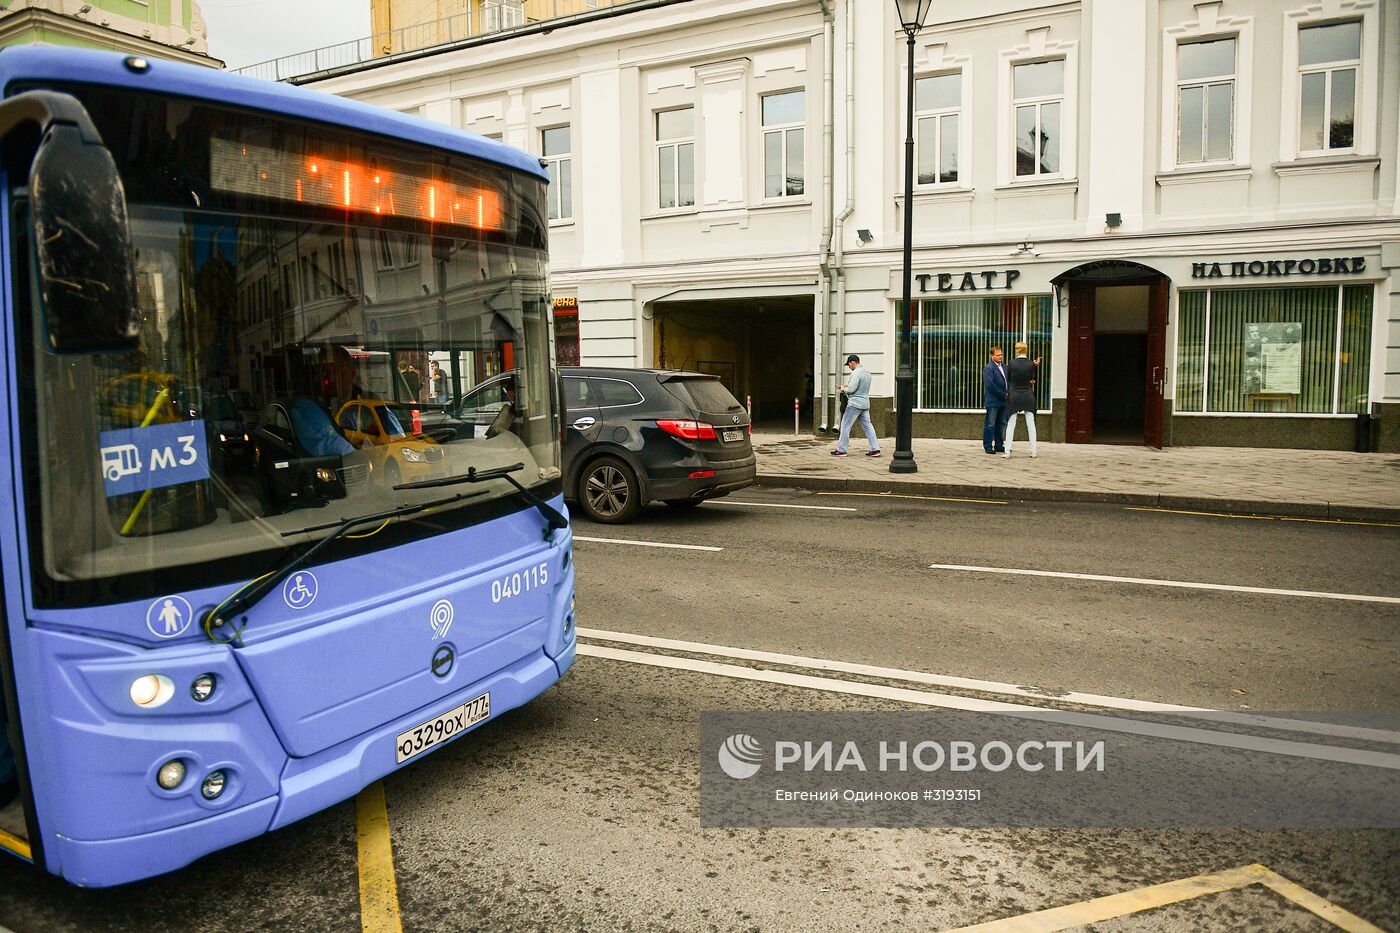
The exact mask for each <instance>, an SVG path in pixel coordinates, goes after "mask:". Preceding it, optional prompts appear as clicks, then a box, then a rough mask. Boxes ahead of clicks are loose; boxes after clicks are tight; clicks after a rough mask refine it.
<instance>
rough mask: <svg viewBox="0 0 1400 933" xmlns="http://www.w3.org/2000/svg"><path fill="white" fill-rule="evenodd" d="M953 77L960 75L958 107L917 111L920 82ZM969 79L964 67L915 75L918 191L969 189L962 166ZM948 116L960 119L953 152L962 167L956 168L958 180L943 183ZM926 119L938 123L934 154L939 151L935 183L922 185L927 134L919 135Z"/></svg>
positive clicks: (937, 153)
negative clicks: (945, 124)
mask: <svg viewBox="0 0 1400 933" xmlns="http://www.w3.org/2000/svg"><path fill="white" fill-rule="evenodd" d="M953 75H956V76H957V78H958V95H957V97H958V100H957V103H956V104H954V105H953V106H951V107H933V108H930V109H928V110H919V109H917V107H918V99H919V91H918V85H919V82H920V81H922V80H924V79H926V78H946V77H951V76H953ZM966 80H967V72H966V69H964V68H961V67H957V68H943V69H940V70H937V71H930V72H928V73H926V74H916V75H915V76H914V101H915V108H916V109H915V110H914V188H915V190H916V191H933V190H941V189H948V188H965V187H967V186H968V185H967V179H965V178H964V177H963V175H964V172H963V169H962V165H961V161H962V158H961V157H962V150H963V145H962V144H963V120H964V114H963V94H964V82H965V81H966ZM947 117H956V118H957V127H958V128H957V131H956V132H955V133H954V134H953V139H954V141H955V143H956V146H957V148H956V149H955V150H954V153H953V157H954V160H955V161H956V162H957V163H958V165H957V167H956V169H955V171H956V172H957V177H955V178H954V179H952V180H951V181H943V180H942V175H943V171H942V169H943V132H944V122H945V120H946V118H947ZM924 120H935V121H937V123H936V130H935V132H934V143H933V146H934V152H935V157H934V181H931V182H921V181H919V166H920V165H921V164H923V145H922V140H923V134H922V133H921V132H919V127H920V126H921V125H922V123H923V121H924Z"/></svg>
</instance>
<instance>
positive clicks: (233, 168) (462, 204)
mask: <svg viewBox="0 0 1400 933" xmlns="http://www.w3.org/2000/svg"><path fill="white" fill-rule="evenodd" d="M209 142H210V146H209V178H210V183H211V184H212V185H213V187H214V188H215V189H216V190H219V191H228V192H233V193H235V194H248V195H255V196H258V197H264V198H273V199H276V200H279V201H294V202H297V203H301V204H306V205H309V206H312V207H322V208H339V209H340V210H344V211H353V212H357V213H363V214H378V215H381V216H385V217H399V218H404V219H409V220H419V221H426V222H428V223H442V224H451V225H455V226H461V227H474V228H475V229H478V230H502V229H504V228H505V212H504V208H503V205H502V198H501V193H500V192H499V191H497V190H496V189H494V188H490V187H486V186H484V185H481V184H472V183H468V182H467V181H465V180H463V179H452V178H443V177H434V176H432V175H430V174H426V173H424V172H414V171H412V170H404V168H403V167H402V166H395V167H389V166H374V165H364V164H360V163H355V162H347V161H343V160H339V159H331V158H318V157H317V156H314V155H313V156H304V155H302V154H300V153H296V152H287V151H285V150H280V149H271V148H268V147H265V146H256V145H252V144H249V143H239V142H232V141H230V140H226V139H218V138H214V139H211V140H210V141H209Z"/></svg>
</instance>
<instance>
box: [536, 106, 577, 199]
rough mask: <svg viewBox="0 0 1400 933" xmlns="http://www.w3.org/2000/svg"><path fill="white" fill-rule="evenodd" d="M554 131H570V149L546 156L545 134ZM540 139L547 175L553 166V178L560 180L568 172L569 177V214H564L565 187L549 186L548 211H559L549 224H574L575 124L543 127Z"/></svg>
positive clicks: (542, 161) (541, 159) (541, 161)
mask: <svg viewBox="0 0 1400 933" xmlns="http://www.w3.org/2000/svg"><path fill="white" fill-rule="evenodd" d="M553 130H568V131H569V148H568V151H567V152H563V153H556V154H555V155H545V154H544V135H545V133H548V132H551V131H553ZM538 138H539V141H540V163H541V164H542V165H543V167H544V170H545V172H547V173H548V172H550V168H551V166H553V167H554V172H553V173H552V174H551V175H550V177H551V178H560V179H562V178H563V177H564V173H565V172H568V177H569V185H568V188H569V204H568V208H569V210H568V213H564V204H563V198H564V185H562V184H558V183H555V184H551V185H550V186H549V190H548V194H547V195H546V197H547V199H548V201H549V205H548V209H549V211H550V212H553V211H556V210H557V211H558V214H557V215H555V216H551V217H550V218H549V223H551V224H561V223H572V222H573V219H574V127H573V124H571V123H560V124H558V125H557V126H541V127H540V128H539V136H538Z"/></svg>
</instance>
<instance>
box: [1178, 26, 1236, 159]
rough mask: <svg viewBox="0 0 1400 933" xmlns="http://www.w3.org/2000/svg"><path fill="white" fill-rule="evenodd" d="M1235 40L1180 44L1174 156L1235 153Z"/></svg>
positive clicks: (1212, 156)
mask: <svg viewBox="0 0 1400 933" xmlns="http://www.w3.org/2000/svg"><path fill="white" fill-rule="evenodd" d="M1235 67H1236V66H1235V39H1234V38H1233V37H1231V38H1228V39H1210V40H1207V41H1205V42H1185V43H1182V44H1181V45H1179V46H1177V84H1176V161H1177V164H1179V165H1186V164H1188V163H1191V162H1228V161H1229V160H1230V159H1231V158H1233V157H1234V122H1235V121H1234V111H1235Z"/></svg>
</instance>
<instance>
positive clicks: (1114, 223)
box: [1103, 214, 1123, 230]
mask: <svg viewBox="0 0 1400 933" xmlns="http://www.w3.org/2000/svg"><path fill="white" fill-rule="evenodd" d="M1103 225H1104V226H1105V227H1107V228H1108V229H1110V230H1112V229H1113V228H1114V227H1121V226H1123V215H1122V214H1104V215H1103Z"/></svg>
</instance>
